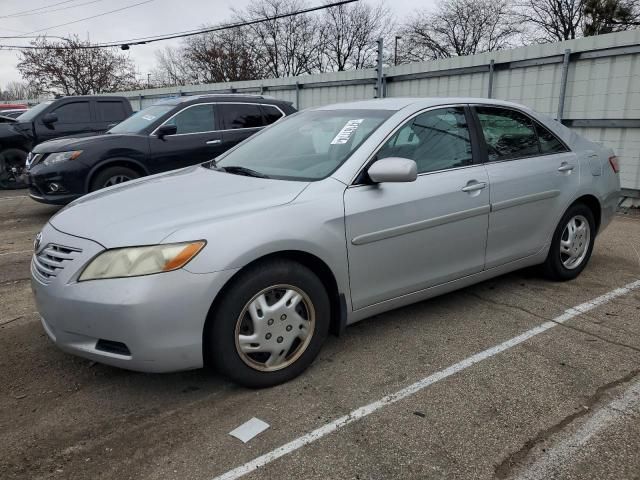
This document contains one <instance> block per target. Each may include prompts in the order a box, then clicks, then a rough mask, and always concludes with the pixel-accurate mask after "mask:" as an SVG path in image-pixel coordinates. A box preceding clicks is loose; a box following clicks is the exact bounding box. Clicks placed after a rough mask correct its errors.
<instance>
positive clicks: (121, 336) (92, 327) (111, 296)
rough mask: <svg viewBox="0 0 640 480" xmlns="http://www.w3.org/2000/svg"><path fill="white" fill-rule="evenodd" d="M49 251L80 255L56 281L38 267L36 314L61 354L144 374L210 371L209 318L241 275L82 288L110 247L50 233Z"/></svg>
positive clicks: (179, 276)
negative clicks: (94, 261) (205, 343)
mask: <svg viewBox="0 0 640 480" xmlns="http://www.w3.org/2000/svg"><path fill="white" fill-rule="evenodd" d="M48 245H63V246H67V247H71V248H73V249H76V250H80V251H79V252H76V253H74V258H73V259H72V260H68V261H66V262H65V263H66V264H65V266H64V268H63V269H62V270H60V271H59V272H57V274H56V276H55V277H53V278H43V277H42V275H41V273H40V271H39V270H38V268H39V267H38V263H37V261H36V259H35V258H34V259H33V260H32V263H31V277H32V280H31V284H32V288H33V292H34V295H35V301H36V306H37V309H38V311H39V312H40V315H41V318H42V324H43V327H44V330H45V331H46V333H47V335H48V336H49V338H51V340H52V341H53V342H54V343H55V344H56V345H57V346H58V347H60V348H61V349H62V350H64V351H66V352H69V353H72V354H75V355H79V356H81V357H85V358H88V359H91V360H94V361H97V362H101V363H105V364H108V365H113V366H116V367H121V368H126V369H129V370H137V371H143V372H171V371H178V370H188V369H193V368H199V367H202V365H203V355H202V334H203V329H204V323H205V320H206V317H207V313H208V311H209V308H210V306H211V303H212V302H213V299H214V298H215V295H216V294H217V293H218V292H219V291H220V289H221V288H222V286H223V285H224V284H225V283H226V281H227V280H228V279H229V278H231V276H232V275H233V273H235V271H224V272H216V273H210V274H193V273H190V272H188V271H186V270H177V271H174V272H167V273H161V274H157V275H147V276H142V277H132V278H119V279H108V280H92V281H86V282H77V281H75V278H76V277H77V275H78V273H79V272H80V270H81V269H82V267H83V266H84V265H86V263H87V261H89V260H90V259H91V258H93V257H94V256H95V255H96V254H98V253H99V252H100V251H101V250H103V248H102V246H100V245H99V244H97V243H95V242H92V241H90V240H85V239H80V238H78V237H73V236H71V235H66V234H63V233H61V232H58V231H57V230H55V229H54V228H53V227H51V226H50V225H47V227H46V228H45V230H43V232H42V241H41V247H40V250H39V251H42V249H44V248H47V246H48ZM34 257H35V256H34ZM123 345H124V346H125V347H126V349H125V348H122V346H123Z"/></svg>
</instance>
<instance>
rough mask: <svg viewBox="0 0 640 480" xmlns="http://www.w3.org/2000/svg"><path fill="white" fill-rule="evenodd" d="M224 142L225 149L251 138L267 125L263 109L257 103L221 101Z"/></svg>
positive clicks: (219, 106)
mask: <svg viewBox="0 0 640 480" xmlns="http://www.w3.org/2000/svg"><path fill="white" fill-rule="evenodd" d="M218 108H219V109H220V118H221V120H222V128H223V129H224V130H223V134H222V143H223V148H224V150H225V151H226V150H229V149H230V148H231V147H233V146H235V145H237V144H238V143H240V142H242V141H243V140H244V139H246V138H249V137H250V136H251V135H253V134H254V133H256V132H258V131H259V130H260V129H261V128H263V127H264V126H265V118H264V116H263V114H262V109H261V108H260V105H259V104H257V103H220V104H219V105H218Z"/></svg>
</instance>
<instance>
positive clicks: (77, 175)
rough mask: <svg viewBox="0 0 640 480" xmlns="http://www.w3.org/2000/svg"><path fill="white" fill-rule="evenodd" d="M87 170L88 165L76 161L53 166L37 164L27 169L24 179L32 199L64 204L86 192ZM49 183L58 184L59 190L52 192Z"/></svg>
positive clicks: (52, 203)
mask: <svg viewBox="0 0 640 480" xmlns="http://www.w3.org/2000/svg"><path fill="white" fill-rule="evenodd" d="M88 170H89V168H88V167H86V166H85V165H84V164H82V163H81V162H77V161H74V162H66V163H62V164H61V165H53V166H46V165H41V164H38V165H35V166H33V167H31V168H29V169H28V170H27V172H26V173H25V174H24V179H25V182H26V184H27V186H28V187H29V196H30V197H31V198H32V199H33V200H35V201H37V202H40V203H47V204H51V205H66V204H68V203H71V202H72V201H74V200H75V199H77V198H80V197H82V196H83V195H85V194H86V193H87V191H86V185H85V183H86V176H87V174H88ZM51 184H56V185H58V186H59V187H60V190H59V191H57V192H52V191H51V189H50V185H51Z"/></svg>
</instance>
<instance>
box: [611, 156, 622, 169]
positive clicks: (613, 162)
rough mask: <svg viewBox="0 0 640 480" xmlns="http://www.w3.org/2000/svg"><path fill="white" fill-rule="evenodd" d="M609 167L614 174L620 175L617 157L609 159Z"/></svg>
mask: <svg viewBox="0 0 640 480" xmlns="http://www.w3.org/2000/svg"><path fill="white" fill-rule="evenodd" d="M609 165H611V168H613V171H614V172H615V173H620V164H619V163H618V157H616V156H615V155H614V156H613V157H609Z"/></svg>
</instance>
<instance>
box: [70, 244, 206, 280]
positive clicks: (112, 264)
mask: <svg viewBox="0 0 640 480" xmlns="http://www.w3.org/2000/svg"><path fill="white" fill-rule="evenodd" d="M205 244H206V242H205V241H204V240H201V241H198V242H188V243H172V244H167V245H152V246H149V247H130V248H116V249H113V250H106V251H104V252H102V253H101V254H100V255H98V256H97V257H95V258H94V259H93V260H92V261H91V262H90V263H89V265H87V266H86V267H85V269H84V270H83V271H82V273H81V274H80V277H79V278H78V281H79V282H82V281H84V280H96V279H99V278H118V277H137V276H139V275H149V274H152V273H160V272H169V271H171V270H177V269H178V268H182V267H183V266H185V265H186V264H187V263H189V261H190V260H191V259H192V258H193V257H195V256H196V255H197V254H198V252H200V250H202V247H204V246H205Z"/></svg>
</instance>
